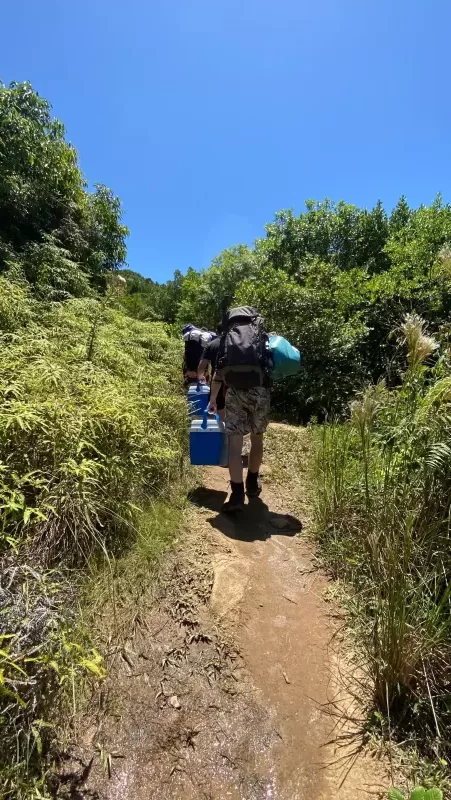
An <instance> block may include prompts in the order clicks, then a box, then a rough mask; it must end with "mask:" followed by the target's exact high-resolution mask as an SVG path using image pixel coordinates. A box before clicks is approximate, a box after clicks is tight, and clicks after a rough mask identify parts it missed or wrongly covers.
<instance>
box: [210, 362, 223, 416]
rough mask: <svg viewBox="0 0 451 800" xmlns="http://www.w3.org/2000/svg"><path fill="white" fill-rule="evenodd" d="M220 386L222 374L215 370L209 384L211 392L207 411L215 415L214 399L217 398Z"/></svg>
mask: <svg viewBox="0 0 451 800" xmlns="http://www.w3.org/2000/svg"><path fill="white" fill-rule="evenodd" d="M221 385H222V373H221V371H220V370H216V372H215V374H214V375H213V380H212V382H211V392H210V404H209V410H210V411H212V412H213V413H215V412H216V411H217V409H216V399H217V397H218V393H219V390H220V388H221Z"/></svg>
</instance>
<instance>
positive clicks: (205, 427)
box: [200, 408, 219, 431]
mask: <svg viewBox="0 0 451 800" xmlns="http://www.w3.org/2000/svg"><path fill="white" fill-rule="evenodd" d="M209 414H210V412H209V410H208V408H206V409H205V411H204V412H203V415H202V416H203V419H202V424H201V426H200V427H201V428H202V430H203V431H205V430H206V429H207V423H208V415H209ZM210 416H214V418H215V420H216V422H219V414H210Z"/></svg>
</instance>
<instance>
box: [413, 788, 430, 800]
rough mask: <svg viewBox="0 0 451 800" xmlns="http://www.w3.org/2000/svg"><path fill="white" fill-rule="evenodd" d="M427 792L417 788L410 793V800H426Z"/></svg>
mask: <svg viewBox="0 0 451 800" xmlns="http://www.w3.org/2000/svg"><path fill="white" fill-rule="evenodd" d="M425 798H426V790H425V789H424V788H423V787H422V786H417V787H416V788H415V789H413V791H412V792H411V793H410V800H425Z"/></svg>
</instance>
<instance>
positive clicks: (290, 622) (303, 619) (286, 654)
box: [83, 428, 388, 800]
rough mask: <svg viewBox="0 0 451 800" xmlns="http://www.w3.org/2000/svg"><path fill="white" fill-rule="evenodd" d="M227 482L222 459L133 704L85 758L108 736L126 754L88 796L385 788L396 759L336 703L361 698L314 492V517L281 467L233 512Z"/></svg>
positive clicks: (194, 522) (123, 674)
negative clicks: (339, 625)
mask: <svg viewBox="0 0 451 800" xmlns="http://www.w3.org/2000/svg"><path fill="white" fill-rule="evenodd" d="M274 430H275V433H274ZM281 430H282V431H283V432H284V435H287V432H288V434H289V430H288V429H287V428H282V429H281ZM293 430H294V429H293ZM278 433H279V429H277V430H276V429H273V436H274V435H275V436H277V435H278ZM267 473H268V474H267V477H268V478H271V475H270V470H268V468H267ZM227 488H228V479H227V473H226V471H225V470H223V469H220V468H210V469H208V470H205V473H204V476H203V486H202V487H201V488H199V489H198V490H197V491H195V492H194V493H193V496H192V502H193V507H192V510H191V512H190V514H189V528H190V533H189V534H188V536H187V541H185V543H184V544H183V545H182V548H181V551H180V552H179V553H178V554H177V555H176V557H174V559H173V560H172V563H171V564H170V566H169V567H168V572H167V575H166V576H165V577H166V584H167V586H168V587H169V589H168V591H167V593H166V595H165V597H162V598H161V600H160V603H159V605H158V608H153V610H152V611H150V612H149V615H148V617H147V621H146V625H145V627H144V628H143V629H142V630H140V631H139V632H138V633H137V634H135V636H134V637H133V640H130V646H129V650H128V654H127V656H126V659H125V663H121V664H120V665H119V666H118V668H117V670H116V675H115V681H116V695H118V694H120V695H121V698H122V700H121V703H120V706H119V707H118V708H117V709H115V711H114V712H113V713H110V715H109V716H108V718H107V721H105V722H102V723H99V722H97V725H96V726H94V728H93V729H92V730H91V731H89V730H88V731H87V732H86V735H85V750H84V753H83V756H84V758H85V759H87V758H88V755H89V749H90V748H92V747H93V745H95V744H96V746H97V750H99V748H100V749H101V750H102V751H103V752H104V753H110V754H113V758H112V759H111V761H110V764H112V775H111V779H110V780H108V781H107V780H106V779H105V776H104V774H103V773H102V771H101V770H100V768H99V767H95V768H94V770H93V772H92V774H91V783H90V787H89V791H88V794H87V795H85V796H87V797H99V798H108V800H150V799H152V800H153V798H155V800H157V798H158V800H178V799H179V798H180V800H181V798H184V800H197V798H200V799H201V798H210V799H211V800H223V799H224V800H226V799H227V800H229V799H230V800H307V798H308V800H351V798H365V797H368V796H369V795H370V796H380V792H381V789H383V788H384V787H386V786H387V784H388V778H387V775H386V772H385V769H384V767H383V765H382V764H380V763H379V762H378V761H376V760H375V759H374V758H371V757H370V755H369V754H368V753H367V752H366V751H365V749H364V748H363V746H362V741H361V739H359V738H358V737H357V736H356V735H354V734H355V730H356V728H355V727H354V726H353V725H350V724H349V723H347V724H346V725H345V726H344V727H343V724H342V723H340V724H339V725H338V727H337V719H336V718H335V717H334V716H332V715H331V714H330V713H326V711H327V710H328V709H329V710H330V709H331V708H335V705H334V703H335V701H336V702H338V706H339V707H340V708H341V709H344V710H345V711H347V712H348V715H349V716H354V715H355V714H357V711H356V707H355V703H354V700H353V699H352V698H351V696H350V695H348V694H347V693H346V692H344V691H343V690H342V688H341V686H340V685H339V682H338V675H339V673H341V672H342V670H343V669H345V665H344V662H343V661H342V656H341V655H340V652H339V651H340V646H339V643H338V642H337V640H336V639H335V638H334V634H335V633H336V625H335V624H334V623H333V622H332V621H331V613H330V612H331V607H330V604H328V603H327V601H326V599H325V590H326V589H327V581H326V579H325V578H324V577H323V576H322V575H321V573H320V572H319V571H318V570H316V569H314V567H313V561H312V551H311V549H310V545H309V543H308V540H307V538H306V536H305V535H303V534H302V530H303V528H305V527H308V522H309V519H308V500H306V501H305V503H304V507H302V503H301V507H300V508H301V511H300V515H301V516H302V518H303V519H302V521H301V520H300V519H299V517H298V515H299V504H298V502H297V500H295V499H294V498H293V497H292V496H291V495H290V487H288V488H285V489H284V490H283V491H282V489H281V487H280V486H277V485H274V483H271V482H270V481H269V480H268V481H267V482H266V483H265V489H264V492H263V494H262V497H261V498H259V499H257V500H252V501H251V502H249V504H248V505H247V506H246V509H245V511H244V513H243V514H242V515H240V516H238V517H237V518H234V519H232V518H228V517H225V516H224V515H222V514H220V513H219V509H220V507H221V504H222V502H223V500H224V498H225V496H226V492H227ZM294 489H296V491H299V486H297V487H294V484H293V486H292V487H291V490H292V491H294ZM118 689H119V690H120V691H118ZM331 703H332V706H331V705H330V704H331ZM357 727H358V726H357ZM346 737H347V744H346V745H344V746H338V742H339V740H341V739H343V738H344V740H345V741H346ZM99 742H100V743H101V744H100V745H99ZM117 756H119V757H120V758H116V757H117ZM104 761H105V758H104Z"/></svg>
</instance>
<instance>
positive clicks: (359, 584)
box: [316, 315, 451, 766]
mask: <svg viewBox="0 0 451 800" xmlns="http://www.w3.org/2000/svg"><path fill="white" fill-rule="evenodd" d="M397 336H398V340H399V345H400V347H402V348H404V349H405V353H406V368H405V372H404V375H403V379H402V385H401V386H400V387H399V388H398V389H396V390H391V391H389V390H387V389H386V387H385V385H384V383H380V384H379V385H377V386H375V387H370V388H368V389H367V390H366V391H365V392H364V394H363V395H362V396H361V397H360V398H359V399H358V400H356V401H355V402H354V403H353V405H352V408H351V417H350V420H349V421H348V422H346V423H338V422H337V423H330V424H327V425H325V426H323V427H322V428H321V429H319V430H318V431H317V434H316V437H317V438H316V487H317V503H316V516H317V527H318V535H319V538H320V542H321V545H322V548H323V551H324V553H325V556H326V559H327V561H328V563H329V565H330V567H331V569H332V570H333V572H334V574H335V575H336V576H338V577H339V578H342V579H343V580H344V581H345V582H346V583H347V584H348V585H349V586H350V587H352V590H353V592H352V597H353V601H352V604H353V610H354V612H355V614H356V621H358V622H359V628H358V630H359V635H360V642H361V645H362V647H363V648H364V650H365V652H366V659H365V660H366V663H367V665H368V666H369V669H370V672H371V679H372V686H373V692H374V702H375V704H376V706H377V707H378V708H379V709H380V710H382V711H383V712H384V713H385V714H387V715H388V716H389V718H390V722H391V725H392V726H393V727H394V730H395V731H396V730H397V731H399V734H400V736H401V737H402V738H405V737H406V736H407V738H408V739H409V740H412V741H415V742H416V743H417V744H418V746H419V747H420V748H421V749H422V751H423V752H424V751H426V753H427V754H428V755H429V756H431V757H432V758H434V759H438V760H439V761H440V764H441V765H442V766H443V765H444V764H445V763H446V762H447V759H449V758H450V757H451V747H450V741H449V736H448V733H447V731H448V730H449V725H450V723H451V694H450V691H449V686H450V679H451V614H450V611H451V605H450V594H451V549H450V503H451V427H450V422H451V413H450V412H451V378H450V374H449V362H448V353H447V352H444V353H442V354H440V355H439V352H438V344H437V342H436V341H435V340H434V339H433V338H432V337H430V336H428V335H427V333H426V331H425V326H424V323H423V322H422V320H421V319H420V318H418V317H416V316H415V315H410V316H408V317H406V319H405V321H404V323H403V325H402V326H401V328H400V329H399V331H397ZM432 357H434V358H433V359H432ZM432 361H435V364H432V363H431V362H432Z"/></svg>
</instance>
